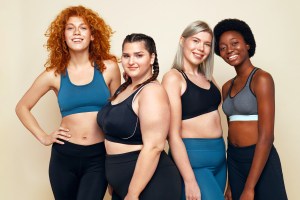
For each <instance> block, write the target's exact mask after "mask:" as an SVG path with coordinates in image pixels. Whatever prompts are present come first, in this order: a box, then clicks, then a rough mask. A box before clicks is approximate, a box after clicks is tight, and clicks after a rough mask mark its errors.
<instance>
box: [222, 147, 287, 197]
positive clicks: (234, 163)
mask: <svg viewBox="0 0 300 200" xmlns="http://www.w3.org/2000/svg"><path fill="white" fill-rule="evenodd" d="M254 151H255V145H252V146H249V147H235V146H233V145H232V144H230V143H229V142H228V150H227V163H228V178H229V183H230V186H231V192H232V199H233V200H239V199H240V196H241V194H242V192H243V190H244V186H245V182H246V179H247V177H248V174H249V171H250V167H251V164H252V160H253V156H254ZM254 199H255V200H269V199H272V200H286V199H287V194H286V191H285V186H284V181H283V175H282V169H281V164H280V159H279V156H278V153H277V151H276V149H275V147H274V146H272V148H271V151H270V155H269V158H268V161H267V163H266V165H265V167H264V169H263V171H262V174H261V176H260V178H259V180H258V182H257V184H256V186H255V197H254Z"/></svg>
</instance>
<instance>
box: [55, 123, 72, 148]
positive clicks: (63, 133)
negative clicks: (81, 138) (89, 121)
mask: <svg viewBox="0 0 300 200" xmlns="http://www.w3.org/2000/svg"><path fill="white" fill-rule="evenodd" d="M68 132H69V129H67V128H64V127H59V129H58V130H57V131H55V132H54V133H53V139H54V141H53V142H55V143H58V144H64V141H69V140H70V138H71V135H70V134H69V133H68Z"/></svg>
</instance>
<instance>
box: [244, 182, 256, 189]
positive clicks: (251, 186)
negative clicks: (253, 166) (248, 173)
mask: <svg viewBox="0 0 300 200" xmlns="http://www.w3.org/2000/svg"><path fill="white" fill-rule="evenodd" d="M254 188H255V185H252V184H247V183H246V184H245V187H244V190H254Z"/></svg>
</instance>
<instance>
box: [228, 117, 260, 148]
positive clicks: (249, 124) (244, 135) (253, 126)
mask: <svg viewBox="0 0 300 200" xmlns="http://www.w3.org/2000/svg"><path fill="white" fill-rule="evenodd" d="M228 140H229V142H230V143H231V144H232V145H234V146H237V147H246V146H250V145H253V144H256V143H257V140H258V123H257V121H233V122H229V125H228Z"/></svg>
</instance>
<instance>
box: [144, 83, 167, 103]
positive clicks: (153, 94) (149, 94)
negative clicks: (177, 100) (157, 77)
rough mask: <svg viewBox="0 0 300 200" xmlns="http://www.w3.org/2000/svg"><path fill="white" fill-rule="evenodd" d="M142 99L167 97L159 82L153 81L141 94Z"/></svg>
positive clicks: (145, 86)
mask: <svg viewBox="0 0 300 200" xmlns="http://www.w3.org/2000/svg"><path fill="white" fill-rule="evenodd" d="M140 93H141V94H140V96H142V98H147V99H148V98H150V99H151V98H157V97H158V96H166V91H165V89H164V87H163V86H162V85H161V84H160V83H159V82H158V81H152V82H150V83H147V84H146V85H144V86H143V89H142V90H141V92H140Z"/></svg>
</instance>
